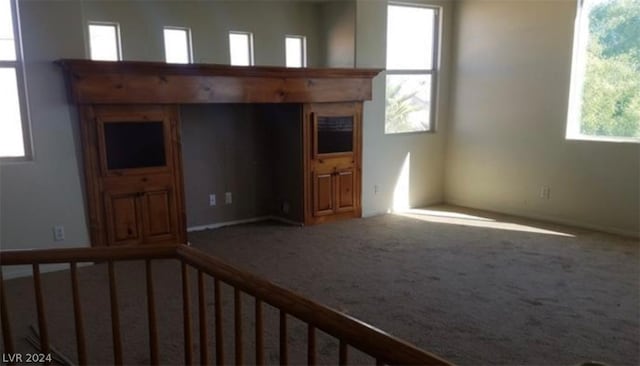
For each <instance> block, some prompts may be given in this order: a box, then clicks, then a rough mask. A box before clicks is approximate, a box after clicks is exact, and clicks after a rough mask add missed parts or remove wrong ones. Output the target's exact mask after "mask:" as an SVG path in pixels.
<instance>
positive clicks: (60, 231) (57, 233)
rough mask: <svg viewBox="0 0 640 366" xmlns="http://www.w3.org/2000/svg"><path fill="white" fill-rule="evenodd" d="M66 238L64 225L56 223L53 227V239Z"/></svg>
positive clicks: (60, 239)
mask: <svg viewBox="0 0 640 366" xmlns="http://www.w3.org/2000/svg"><path fill="white" fill-rule="evenodd" d="M63 240H64V226H62V225H55V226H54V227H53V241H63Z"/></svg>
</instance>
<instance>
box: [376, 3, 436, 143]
mask: <svg viewBox="0 0 640 366" xmlns="http://www.w3.org/2000/svg"><path fill="white" fill-rule="evenodd" d="M391 6H401V7H405V8H420V9H431V10H433V11H434V19H433V49H432V53H431V57H432V63H431V69H389V68H387V67H386V66H387V65H386V52H385V123H384V134H385V135H405V134H412V133H435V132H436V131H437V117H438V100H439V98H438V97H439V96H438V90H439V88H438V85H439V82H438V81H439V74H440V53H441V47H442V39H441V33H442V19H443V17H442V12H443V8H442V6H438V5H432V4H415V3H404V2H394V1H390V2H388V3H387V19H386V21H387V27H388V26H389V13H388V12H389V7H391ZM388 41H389V40H388V39H386V42H388ZM387 47H388V45H387ZM385 50H386V49H385ZM388 75H429V76H431V88H430V89H431V90H430V91H429V92H430V93H431V100H430V105H429V109H430V110H429V128H428V129H426V130H420V131H405V132H388V131H387V119H386V118H387V117H386V115H387V108H386V77H387V76H388Z"/></svg>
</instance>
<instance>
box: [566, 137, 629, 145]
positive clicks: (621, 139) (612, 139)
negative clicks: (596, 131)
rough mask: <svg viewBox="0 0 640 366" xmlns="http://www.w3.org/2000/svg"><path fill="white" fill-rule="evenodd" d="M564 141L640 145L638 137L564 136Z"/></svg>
mask: <svg viewBox="0 0 640 366" xmlns="http://www.w3.org/2000/svg"><path fill="white" fill-rule="evenodd" d="M565 139H566V140H568V141H592V142H615V143H632V144H640V138H638V137H613V136H589V135H571V136H566V137H565Z"/></svg>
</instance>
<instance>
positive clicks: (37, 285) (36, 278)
mask: <svg viewBox="0 0 640 366" xmlns="http://www.w3.org/2000/svg"><path fill="white" fill-rule="evenodd" d="M33 289H34V290H35V293H36V307H37V309H38V331H39V332H40V351H41V352H42V353H49V332H48V331H47V315H46V314H45V310H44V298H43V296H42V281H41V280H40V265H39V264H34V265H33Z"/></svg>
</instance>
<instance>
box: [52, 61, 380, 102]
mask: <svg viewBox="0 0 640 366" xmlns="http://www.w3.org/2000/svg"><path fill="white" fill-rule="evenodd" d="M57 63H58V64H59V65H61V66H62V67H63V68H64V69H65V71H66V74H67V79H68V85H69V89H70V98H71V102H72V103H76V104H190V103H323V102H345V101H364V100H371V79H372V78H373V77H374V76H376V75H377V74H378V73H379V72H380V71H381V70H380V69H311V68H286V67H270V66H269V67H265V66H251V67H244V66H225V65H208V64H189V65H176V64H167V63H160V62H141V61H118V62H109V61H90V60H68V59H67V60H59V61H57Z"/></svg>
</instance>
